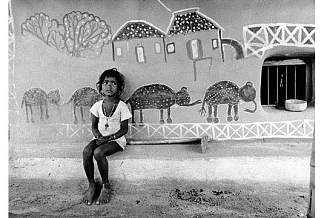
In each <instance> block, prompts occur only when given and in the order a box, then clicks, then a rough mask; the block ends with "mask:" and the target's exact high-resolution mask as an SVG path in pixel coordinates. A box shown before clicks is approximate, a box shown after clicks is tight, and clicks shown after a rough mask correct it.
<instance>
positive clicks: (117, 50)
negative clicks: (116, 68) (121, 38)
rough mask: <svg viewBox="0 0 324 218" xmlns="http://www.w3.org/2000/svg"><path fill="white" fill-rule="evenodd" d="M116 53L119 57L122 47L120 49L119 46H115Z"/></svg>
mask: <svg viewBox="0 0 324 218" xmlns="http://www.w3.org/2000/svg"><path fill="white" fill-rule="evenodd" d="M116 55H117V56H118V57H121V56H122V49H121V48H120V47H117V48H116Z"/></svg>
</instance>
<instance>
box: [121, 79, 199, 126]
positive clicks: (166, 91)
mask: <svg viewBox="0 0 324 218" xmlns="http://www.w3.org/2000/svg"><path fill="white" fill-rule="evenodd" d="M126 103H129V104H130V105H131V110H132V114H133V117H132V123H134V122H135V121H134V111H135V110H139V112H140V123H143V112H142V110H143V109H160V123H161V124H163V123H164V117H163V110H164V109H167V116H168V117H167V123H172V119H171V106H172V105H174V104H178V105H180V106H193V105H196V104H200V103H201V100H197V101H195V102H193V103H190V95H189V93H188V90H187V87H182V88H181V89H180V91H178V92H175V91H173V90H172V89H171V88H170V87H169V86H167V85H164V84H150V85H145V86H142V87H140V88H138V89H136V90H135V91H134V93H133V94H132V96H131V97H130V98H129V99H128V100H127V101H126Z"/></svg>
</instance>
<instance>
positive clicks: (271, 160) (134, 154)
mask: <svg viewBox="0 0 324 218" xmlns="http://www.w3.org/2000/svg"><path fill="white" fill-rule="evenodd" d="M84 146H85V145H84V144H80V143H78V144H16V145H11V146H10V161H9V163H10V164H9V168H10V169H9V177H10V178H20V179H34V178H39V179H53V180H64V179H71V178H85V174H84V171H83V166H82V150H83V147H84ZM310 152H311V143H310V142H290V141H287V142H286V141H284V140H281V141H280V142H279V143H278V142H274V143H271V142H267V143H263V142H262V141H248V142H242V141H237V142H229V141H228V142H226V141H222V142H210V143H208V144H207V149H206V153H201V147H200V144H168V145H129V146H128V147H127V149H126V150H125V151H124V152H119V153H116V154H114V155H112V156H111V157H108V162H109V177H110V178H113V179H121V180H126V181H139V180H152V179H153V180H154V179H162V178H163V179H188V180H198V181H217V180H235V181H240V180H241V181H243V180H250V181H255V182H283V183H295V184H303V185H307V184H308V183H309V173H310ZM95 168H96V167H95ZM95 173H96V176H99V174H98V172H97V171H96V172H95Z"/></svg>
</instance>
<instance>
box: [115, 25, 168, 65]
mask: <svg viewBox="0 0 324 218" xmlns="http://www.w3.org/2000/svg"><path fill="white" fill-rule="evenodd" d="M164 37H165V33H164V32H163V31H162V30H161V29H159V28H158V27H155V26H154V25H153V24H151V23H149V22H147V21H144V20H134V21H128V22H126V23H125V24H123V25H122V26H121V27H120V28H119V29H118V30H117V31H116V33H115V34H114V36H113V37H112V49H113V50H112V53H113V60H114V61H115V60H116V61H121V62H123V61H127V62H128V61H136V62H137V63H139V64H145V63H147V62H149V61H150V62H151V63H154V61H166V57H165V50H164V47H165V40H164Z"/></svg>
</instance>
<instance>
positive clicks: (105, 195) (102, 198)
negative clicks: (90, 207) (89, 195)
mask: <svg viewBox="0 0 324 218" xmlns="http://www.w3.org/2000/svg"><path fill="white" fill-rule="evenodd" d="M110 195H111V188H110V185H105V184H104V185H103V186H102V189H101V192H100V195H99V197H98V200H97V201H96V204H97V205H100V204H107V203H108V202H109V200H110Z"/></svg>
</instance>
